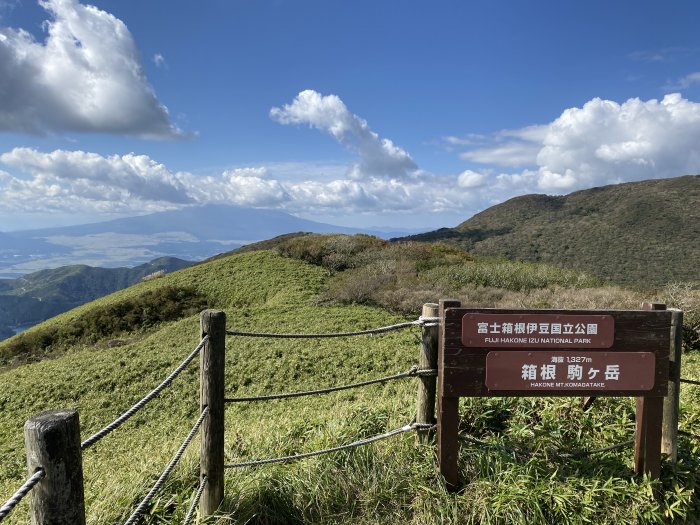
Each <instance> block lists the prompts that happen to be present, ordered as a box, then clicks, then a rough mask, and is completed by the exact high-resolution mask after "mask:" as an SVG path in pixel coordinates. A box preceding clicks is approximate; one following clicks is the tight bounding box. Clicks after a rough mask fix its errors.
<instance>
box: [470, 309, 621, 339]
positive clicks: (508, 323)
mask: <svg viewBox="0 0 700 525" xmlns="http://www.w3.org/2000/svg"><path fill="white" fill-rule="evenodd" d="M614 337H615V319H614V318H613V316H611V315H572V314H566V315H564V314H533V313H518V314H500V313H498V314H496V313H494V314H486V313H467V314H464V316H463V317H462V344H463V345H464V346H466V347H470V348H475V347H476V348H513V347H518V348H610V347H611V346H612V345H613V340H614Z"/></svg>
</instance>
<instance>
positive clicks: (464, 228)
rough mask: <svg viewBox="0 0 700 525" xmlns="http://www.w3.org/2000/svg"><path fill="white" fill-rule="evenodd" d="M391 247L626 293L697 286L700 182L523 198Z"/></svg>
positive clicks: (699, 178)
mask: <svg viewBox="0 0 700 525" xmlns="http://www.w3.org/2000/svg"><path fill="white" fill-rule="evenodd" d="M393 240H395V241H406V240H420V241H438V240H440V241H444V242H448V243H452V244H455V245H458V246H460V247H461V248H463V249H466V250H468V251H470V252H471V253H473V254H474V255H481V256H499V257H505V258H508V259H518V260H523V261H527V262H548V263H552V264H556V265H559V266H563V267H569V268H573V269H576V270H580V271H585V272H589V273H592V274H594V275H597V276H599V277H602V278H603V279H606V280H608V281H610V282H615V283H619V284H624V285H628V286H630V285H631V286H638V287H649V286H652V287H654V286H663V285H665V284H668V283H669V282H673V281H697V280H700V273H699V270H698V268H697V267H696V264H695V262H696V261H698V260H700V175H687V176H684V177H677V178H672V179H654V180H648V181H641V182H631V183H624V184H617V185H609V186H602V187H597V188H591V189H587V190H581V191H577V192H574V193H570V194H568V195H563V196H548V195H540V194H533V195H523V196H519V197H515V198H513V199H510V200H508V201H506V202H504V203H501V204H498V205H496V206H493V207H491V208H488V209H487V210H484V211H482V212H481V213H478V214H476V215H474V216H473V217H472V218H470V219H468V220H466V221H464V222H462V223H461V224H459V225H457V226H456V227H454V228H442V229H439V230H435V231H433V232H427V233H423V234H418V235H412V236H408V237H401V238H395V239H393Z"/></svg>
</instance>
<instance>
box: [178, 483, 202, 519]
mask: <svg viewBox="0 0 700 525" xmlns="http://www.w3.org/2000/svg"><path fill="white" fill-rule="evenodd" d="M206 484H207V477H206V476H204V477H203V478H202V482H201V483H200V484H199V489H197V493H196V494H195V495H194V500H192V504H191V505H190V508H189V510H188V511H187V515H186V516H185V521H183V522H182V525H189V523H190V522H191V521H192V518H193V517H194V511H195V509H196V508H197V505H199V500H200V499H202V494H203V493H204V487H205V486H206Z"/></svg>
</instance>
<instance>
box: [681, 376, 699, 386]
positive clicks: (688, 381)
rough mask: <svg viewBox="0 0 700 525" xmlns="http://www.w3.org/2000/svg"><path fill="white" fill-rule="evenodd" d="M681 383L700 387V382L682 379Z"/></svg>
mask: <svg viewBox="0 0 700 525" xmlns="http://www.w3.org/2000/svg"><path fill="white" fill-rule="evenodd" d="M679 381H680V382H681V383H686V384H688V385H698V386H700V381H696V380H695V379H685V378H682V377H681V378H680V380H679Z"/></svg>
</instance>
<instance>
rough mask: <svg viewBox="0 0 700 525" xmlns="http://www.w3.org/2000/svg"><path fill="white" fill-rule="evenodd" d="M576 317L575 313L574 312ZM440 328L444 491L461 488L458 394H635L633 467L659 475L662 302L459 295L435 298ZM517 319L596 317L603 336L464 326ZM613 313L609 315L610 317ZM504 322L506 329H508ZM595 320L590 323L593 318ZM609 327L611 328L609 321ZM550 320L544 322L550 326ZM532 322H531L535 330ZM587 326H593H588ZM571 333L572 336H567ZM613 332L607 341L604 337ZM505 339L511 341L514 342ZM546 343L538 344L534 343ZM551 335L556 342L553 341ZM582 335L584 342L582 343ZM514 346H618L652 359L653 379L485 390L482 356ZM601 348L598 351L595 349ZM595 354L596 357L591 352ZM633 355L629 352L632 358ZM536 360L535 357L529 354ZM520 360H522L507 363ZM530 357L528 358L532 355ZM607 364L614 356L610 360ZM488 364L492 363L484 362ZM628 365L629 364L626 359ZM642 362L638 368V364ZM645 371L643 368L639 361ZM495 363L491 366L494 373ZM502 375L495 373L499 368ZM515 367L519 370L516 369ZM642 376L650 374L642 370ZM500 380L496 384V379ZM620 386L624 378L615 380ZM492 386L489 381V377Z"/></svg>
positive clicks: (664, 371) (664, 348) (664, 373)
mask: <svg viewBox="0 0 700 525" xmlns="http://www.w3.org/2000/svg"><path fill="white" fill-rule="evenodd" d="M576 316H577V317H576ZM439 317H440V331H439V342H438V411H437V412H438V418H437V419H438V425H437V441H438V443H437V444H438V461H439V464H440V472H441V473H442V475H443V476H444V478H445V482H446V484H447V487H448V489H450V490H456V489H457V488H458V487H459V475H458V470H457V457H458V452H459V448H458V437H457V430H458V424H459V415H458V407H459V398H460V397H487V396H488V397H491V396H512V397H520V396H540V397H550V396H596V397H598V396H619V397H622V396H635V397H637V419H636V422H637V428H636V436H635V462H634V463H635V471H636V472H637V473H641V472H644V473H647V474H649V475H650V476H651V477H653V478H658V476H659V474H660V461H661V432H662V431H661V421H662V414H663V398H664V397H665V396H666V395H667V391H668V377H669V351H670V347H671V312H670V311H666V310H665V306H664V305H658V304H656V303H646V304H645V310H513V309H487V308H470V309H467V308H461V303H460V302H459V301H450V300H441V301H440V308H439ZM519 318H522V319H525V320H527V321H533V320H536V319H541V320H543V321H547V322H551V321H554V320H555V319H557V318H561V319H563V320H566V319H578V320H580V321H582V322H583V321H585V320H586V319H590V320H595V322H598V320H600V319H603V320H602V321H600V322H601V323H603V324H605V325H606V327H607V328H606V330H607V332H606V336H605V337H600V338H598V339H597V340H596V339H595V338H594V337H590V338H583V336H582V338H581V339H580V341H582V344H581V345H580V348H579V347H577V346H576V344H572V342H573V339H563V338H557V339H552V338H544V337H542V338H541V339H539V340H538V339H536V338H533V339H529V341H531V343H528V342H527V341H526V340H525V339H524V335H526V334H524V332H523V329H522V326H521V327H519V328H520V329H521V330H520V331H521V332H523V337H522V338H520V337H517V338H516V337H514V338H512V339H511V338H510V336H508V337H500V338H497V337H492V338H486V336H485V335H483V334H484V332H482V334H481V335H480V336H479V337H482V335H483V337H482V339H479V337H476V336H475V334H476V330H475V329H474V327H473V326H472V327H468V328H467V327H465V323H466V322H467V320H470V319H471V320H472V321H473V322H477V321H484V320H486V319H488V320H499V321H500V322H501V323H503V322H504V321H507V320H514V321H515V320H517V319H519ZM611 319H612V321H611ZM507 324H508V331H510V329H511V328H512V327H511V326H510V325H511V323H510V322H509V323H507ZM591 324H593V322H592V323H591ZM611 324H613V325H614V328H613V329H612V332H611V331H610V325H611ZM502 327H503V324H496V325H494V326H493V330H494V331H496V332H498V331H499V330H500V329H501V328H502ZM549 327H551V324H550V325H548V326H543V327H542V328H543V330H544V331H548V330H549ZM536 330H537V328H536V327H534V326H533V331H536ZM590 331H591V332H594V331H595V328H593V327H592V328H591V330H590ZM572 337H573V336H572ZM610 337H612V342H611V341H610ZM504 341H505V342H507V343H508V344H509V343H510V342H511V341H514V343H513V346H508V344H504V343H503V342H504ZM539 341H544V344H543V345H542V346H541V347H539V345H538V342H539ZM552 341H554V342H553V343H552ZM587 341H588V342H587ZM512 352H530V355H535V354H537V355H539V357H540V358H541V357H542V355H540V354H549V353H551V355H552V356H555V355H556V356H558V355H560V354H562V355H579V354H580V355H586V356H589V357H590V356H592V357H597V358H599V359H598V360H599V361H600V360H601V359H602V360H603V361H605V358H603V354H602V353H605V355H606V356H607V357H606V358H607V359H612V358H611V357H610V356H614V355H615V353H617V352H619V353H620V354H621V355H620V356H619V357H620V358H622V354H625V356H626V357H627V360H626V361H625V362H626V363H632V362H633V361H634V359H632V361H630V355H629V354H630V353H633V354H637V355H638V356H639V358H640V362H641V360H642V359H643V358H647V359H650V360H651V362H652V363H653V365H651V366H653V374H652V376H653V385H650V384H648V381H647V384H641V383H639V384H633V385H632V386H630V383H629V382H627V383H625V385H626V386H625V387H624V388H616V387H615V382H614V381H608V382H607V383H604V386H603V387H601V386H597V387H596V388H592V389H590V390H587V389H586V388H575V389H572V388H571V387H567V388H565V387H563V386H562V388H557V387H556V386H555V385H551V387H546V388H545V389H540V388H538V387H539V384H538V383H532V384H534V385H536V386H535V388H530V387H529V386H528V387H523V390H515V389H513V388H514V387H512V386H510V387H508V388H510V389H505V390H499V389H496V390H490V389H489V388H488V387H487V384H486V373H487V356H488V355H489V354H490V353H491V357H490V358H489V359H490V362H496V361H498V362H499V363H500V362H502V361H503V360H504V359H503V357H504V356H503V355H499V353H505V354H510V356H511V357H516V358H517V357H519V356H517V355H515V354H512ZM599 352H600V353H601V354H598V353H599ZM594 354H595V355H594ZM631 357H635V356H631ZM533 360H534V357H533ZM516 361H517V362H518V366H519V364H520V362H525V361H523V359H521V360H520V361H518V360H517V359H515V360H513V362H516ZM533 362H534V361H533ZM609 362H611V363H612V362H614V359H613V360H610V361H609ZM490 366H493V365H490ZM625 366H631V365H625ZM640 366H642V365H641V364H640ZM645 366H646V368H645V370H646V371H647V372H649V370H648V367H649V366H650V365H645ZM493 370H495V368H492V373H495V372H493ZM499 373H501V372H499ZM513 373H519V371H518V370H515V371H513ZM647 375H649V374H648V373H647ZM496 384H498V383H496ZM621 384H622V383H621ZM491 385H492V386H493V385H494V381H493V380H492V381H491Z"/></svg>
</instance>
